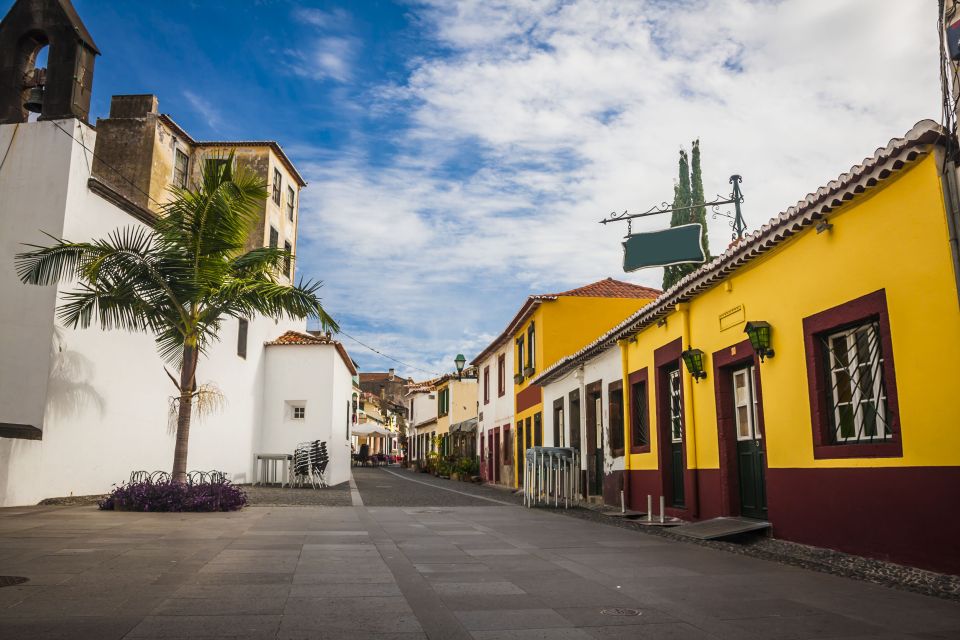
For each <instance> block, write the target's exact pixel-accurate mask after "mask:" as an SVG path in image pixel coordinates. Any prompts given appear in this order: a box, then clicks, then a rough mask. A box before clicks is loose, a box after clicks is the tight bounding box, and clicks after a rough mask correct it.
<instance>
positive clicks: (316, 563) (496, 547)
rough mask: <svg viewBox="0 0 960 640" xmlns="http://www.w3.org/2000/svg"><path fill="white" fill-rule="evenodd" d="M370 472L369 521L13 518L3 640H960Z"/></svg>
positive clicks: (366, 472) (779, 569)
mask: <svg viewBox="0 0 960 640" xmlns="http://www.w3.org/2000/svg"><path fill="white" fill-rule="evenodd" d="M355 474H356V485H357V487H358V490H359V492H360V495H361V496H362V499H363V502H364V505H365V506H357V507H353V506H312V505H311V506H284V507H277V506H274V505H270V506H259V507H251V508H248V509H245V510H244V511H242V512H239V513H231V514H135V513H115V512H98V511H96V510H95V509H93V508H90V507H45V508H42V509H33V508H23V509H17V510H5V511H3V512H0V549H3V550H4V553H3V554H2V555H0V574H5V575H10V574H13V575H25V576H27V577H29V578H30V581H29V582H28V583H26V584H25V585H19V586H16V587H7V588H3V589H0V638H3V640H6V638H12V639H17V640H20V639H21V638H22V639H24V640H30V639H32V638H43V639H61V638H62V639H66V638H96V639H98V640H101V639H106V640H111V639H117V640H120V639H122V638H126V639H130V640H134V639H137V638H164V639H167V640H169V639H171V638H193V639H198V638H199V639H203V638H211V639H212V638H218V639H220V640H223V639H224V638H248V639H249V638H254V639H258V638H270V639H272V640H276V639H277V638H284V639H287V640H295V639H300V638H302V639H306V638H310V639H311V640H317V639H319V640H324V639H329V640H337V639H339V638H343V639H346V638H350V639H354V638H379V639H381V640H390V639H394V640H422V639H424V638H430V639H443V640H448V639H451V640H457V639H460V638H462V639H465V640H469V639H471V638H473V639H478V640H479V639H484V640H495V639H498V638H501V639H515V638H516V639H521V640H529V639H534V638H543V639H546V638H549V639H551V640H554V639H560V640H563V639H566V638H570V639H581V640H582V639H591V638H594V639H596V638H657V639H665V638H666V639H669V638H677V639H682V640H696V639H704V638H726V639H730V640H741V639H751V638H761V639H766V638H772V639H779V638H782V639H787V640H790V639H805V638H844V639H846V640H854V639H856V638H874V639H892V638H901V639H910V638H913V639H919V638H926V639H927V640H943V639H945V638H960V604H958V603H955V602H950V601H947V600H940V599H935V598H931V597H927V596H923V595H919V594H916V593H910V592H905V591H897V590H893V589H889V588H886V587H882V586H878V585H875V584H868V583H864V582H858V581H855V580H851V579H847V578H842V577H838V576H833V575H828V574H823V573H816V572H812V571H808V570H805V569H801V568H798V567H794V566H787V565H782V564H778V563H774V562H769V561H765V560H759V559H756V558H750V557H744V556H739V555H734V554H729V553H726V552H723V551H718V550H716V549H712V548H708V547H704V546H698V545H695V544H689V543H682V542H674V541H671V540H668V539H664V538H657V537H650V536H645V535H643V534H639V533H637V532H634V531H629V530H626V529H621V528H617V527H609V526H605V525H602V524H598V523H595V522H591V521H586V520H580V519H575V518H566V517H563V516H559V515H557V514H554V513H550V512H547V511H543V510H529V509H524V508H520V507H517V506H512V505H509V504H503V502H504V501H503V500H499V498H502V497H503V496H502V492H499V491H496V490H494V491H496V493H494V494H493V495H494V496H496V497H495V498H492V499H490V500H487V499H485V496H483V495H480V494H479V493H478V494H477V495H475V496H473V495H470V496H465V495H463V493H464V492H460V491H459V490H460V489H461V487H460V486H459V485H460V484H462V483H448V484H453V485H454V488H455V489H456V490H457V491H456V492H454V491H445V490H444V489H443V488H441V486H442V485H437V486H434V485H433V484H431V483H430V482H429V481H425V482H417V483H413V482H411V483H410V486H409V487H405V488H403V489H397V490H396V492H395V498H396V499H395V504H394V506H380V505H378V503H379V502H381V501H383V500H381V498H382V496H383V495H384V494H383V493H382V492H383V491H384V489H383V487H384V486H386V485H391V486H397V487H399V486H402V485H401V484H400V483H402V482H404V478H403V477H402V475H401V476H395V475H390V474H388V473H387V471H385V470H382V469H359V470H355ZM410 475H411V476H412V477H413V478H414V479H416V480H418V481H419V480H420V479H421V476H422V474H419V475H415V474H410ZM380 476H384V477H380ZM466 486H470V485H466ZM371 492H373V493H371ZM440 494H443V495H440ZM378 496H379V497H378ZM368 497H371V500H369V501H368V500H367V498H368ZM491 500H499V501H497V502H494V501H491ZM478 502H482V503H483V504H482V505H479V504H477V503H478ZM11 550H16V552H15V553H11V552H10V551H11ZM611 608H622V609H636V610H638V611H639V613H640V615H638V616H609V615H605V614H604V613H603V611H604V610H605V609H611Z"/></svg>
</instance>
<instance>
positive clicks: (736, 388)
mask: <svg viewBox="0 0 960 640" xmlns="http://www.w3.org/2000/svg"><path fill="white" fill-rule="evenodd" d="M732 376H733V404H734V407H733V414H734V421H735V423H736V428H737V432H736V433H737V476H738V479H739V481H740V514H741V515H743V516H746V517H748V518H760V519H763V520H765V519H766V518H767V488H766V481H765V478H764V466H765V465H764V457H765V452H764V447H763V434H761V433H760V426H759V422H758V420H757V415H758V411H759V410H760V407H759V400H758V398H757V390H756V368H755V367H754V366H753V365H749V366H746V367H742V368H740V369H735V370H734V371H733V373H732Z"/></svg>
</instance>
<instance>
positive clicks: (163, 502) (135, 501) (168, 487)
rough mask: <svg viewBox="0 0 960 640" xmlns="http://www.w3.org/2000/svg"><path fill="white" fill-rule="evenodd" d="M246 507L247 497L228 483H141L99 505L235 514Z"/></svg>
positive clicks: (119, 490)
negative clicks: (230, 512)
mask: <svg viewBox="0 0 960 640" xmlns="http://www.w3.org/2000/svg"><path fill="white" fill-rule="evenodd" d="M246 504H247V494H246V493H244V491H243V489H241V488H240V487H238V486H236V485H235V484H233V483H231V482H230V481H229V480H221V481H218V482H203V483H197V484H182V483H179V482H171V481H169V480H166V479H164V480H161V481H159V482H152V481H150V480H140V481H137V482H128V483H126V484H123V485H120V486H119V487H115V488H114V489H113V491H112V492H111V493H110V494H109V495H108V496H107V497H106V498H105V499H104V500H102V501H101V502H100V503H99V507H100V508H101V509H103V510H107V511H109V510H115V511H207V512H209V511H236V510H237V509H241V508H243V507H244V505H246Z"/></svg>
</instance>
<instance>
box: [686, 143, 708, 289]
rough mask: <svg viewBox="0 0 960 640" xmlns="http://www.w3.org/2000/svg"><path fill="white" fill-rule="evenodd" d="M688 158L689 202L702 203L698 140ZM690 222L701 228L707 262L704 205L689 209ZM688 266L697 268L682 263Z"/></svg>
mask: <svg viewBox="0 0 960 640" xmlns="http://www.w3.org/2000/svg"><path fill="white" fill-rule="evenodd" d="M690 159H691V161H692V163H693V167H692V168H691V171H690V188H691V194H692V198H693V199H692V202H691V204H700V205H702V204H703V203H704V202H706V198H704V196H703V173H701V171H700V140H699V139H698V140H694V141H693V148H692V149H691V151H690ZM690 214H691V215H690V222H699V223H700V225H701V228H702V231H700V239H701V241H702V242H703V255H704V256H705V257H706V259H707V262H710V260H711V257H710V239H709V238H708V237H707V208H706V207H704V206H699V207H696V208H694V209H691V210H690ZM684 266H687V267H690V268H691V269H690V271H693V270H694V269H696V268H697V265H693V264H691V265H684Z"/></svg>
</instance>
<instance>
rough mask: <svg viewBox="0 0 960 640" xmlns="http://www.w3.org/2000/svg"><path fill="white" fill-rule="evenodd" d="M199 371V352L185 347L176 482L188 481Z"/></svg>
mask: <svg viewBox="0 0 960 640" xmlns="http://www.w3.org/2000/svg"><path fill="white" fill-rule="evenodd" d="M196 369H197V352H196V349H194V348H193V347H192V346H190V345H188V344H185V345H184V346H183V364H182V365H181V366H180V406H179V408H178V411H177V440H176V445H175V446H174V449H173V473H172V478H173V481H174V482H180V483H185V482H186V481H187V450H188V447H189V442H190V417H191V414H192V412H193V380H194V374H195V373H196Z"/></svg>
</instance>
